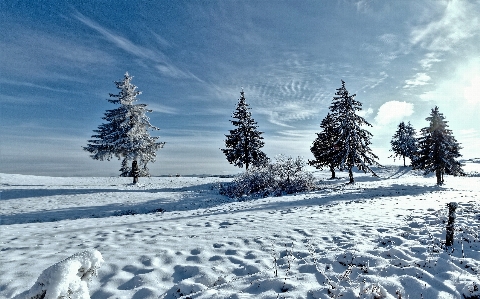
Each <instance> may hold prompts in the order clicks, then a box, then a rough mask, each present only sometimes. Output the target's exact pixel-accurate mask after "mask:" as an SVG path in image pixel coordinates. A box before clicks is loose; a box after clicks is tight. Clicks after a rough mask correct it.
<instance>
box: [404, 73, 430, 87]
mask: <svg viewBox="0 0 480 299" xmlns="http://www.w3.org/2000/svg"><path fill="white" fill-rule="evenodd" d="M430 79H431V78H430V76H429V75H427V74H426V73H417V74H415V77H413V79H410V80H405V86H403V88H410V87H416V86H422V85H426V84H428V81H430Z"/></svg>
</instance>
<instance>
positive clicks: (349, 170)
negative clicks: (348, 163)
mask: <svg viewBox="0 0 480 299" xmlns="http://www.w3.org/2000/svg"><path fill="white" fill-rule="evenodd" d="M348 176H349V177H350V182H349V184H353V183H355V180H354V179H353V172H352V167H350V168H349V169H348Z"/></svg>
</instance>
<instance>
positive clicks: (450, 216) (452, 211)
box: [445, 202, 458, 246]
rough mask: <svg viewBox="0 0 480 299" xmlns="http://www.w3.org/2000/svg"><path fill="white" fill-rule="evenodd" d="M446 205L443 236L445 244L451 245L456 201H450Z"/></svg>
mask: <svg viewBox="0 0 480 299" xmlns="http://www.w3.org/2000/svg"><path fill="white" fill-rule="evenodd" d="M447 207H448V223H447V233H446V237H445V245H446V246H452V245H453V232H454V229H455V216H456V214H455V210H456V209H457V207H458V204H457V203H456V202H451V203H448V204H447Z"/></svg>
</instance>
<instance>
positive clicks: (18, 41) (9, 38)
mask: <svg viewBox="0 0 480 299" xmlns="http://www.w3.org/2000/svg"><path fill="white" fill-rule="evenodd" d="M9 26H11V27H10V30H9V33H8V34H7V35H4V36H2V47H0V57H2V58H1V63H0V70H1V71H2V73H4V74H9V75H10V76H11V75H13V76H14V77H25V81H24V82H23V83H21V82H20V83H19V82H17V83H16V84H23V85H28V84H32V83H29V82H28V81H31V80H32V79H49V80H66V81H75V82H78V81H79V80H80V79H79V76H78V71H87V70H91V69H92V68H93V67H97V66H99V65H105V64H108V63H109V62H112V61H113V58H112V57H111V56H110V55H109V54H108V53H106V52H104V51H103V50H101V49H98V48H93V47H88V46H86V45H82V44H81V43H79V42H78V41H77V40H76V39H74V38H72V37H68V36H59V35H55V34H54V33H47V32H43V31H40V30H36V29H31V28H28V27H25V26H21V25H19V24H12V25H9ZM10 84H12V83H10ZM30 87H39V86H34V85H32V86H30ZM43 88H51V87H43Z"/></svg>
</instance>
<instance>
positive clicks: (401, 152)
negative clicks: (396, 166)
mask: <svg viewBox="0 0 480 299" xmlns="http://www.w3.org/2000/svg"><path fill="white" fill-rule="evenodd" d="M416 134H417V133H416V132H415V129H414V128H413V127H412V125H411V124H410V122H408V124H405V122H403V121H402V122H401V123H400V124H399V125H398V129H397V131H396V132H395V135H393V137H392V140H391V141H390V144H391V145H392V148H391V149H390V151H393V153H394V154H393V155H391V156H390V157H389V158H391V157H393V158H394V159H395V158H396V157H402V158H403V166H406V164H405V157H407V158H409V159H410V161H412V160H413V157H414V156H415V154H416V153H417V150H418V147H417V138H416V137H415V135H416Z"/></svg>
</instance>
